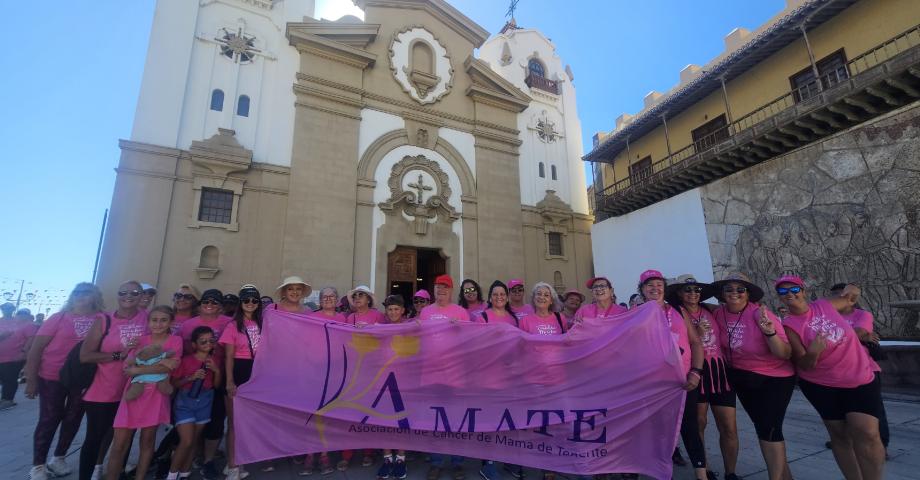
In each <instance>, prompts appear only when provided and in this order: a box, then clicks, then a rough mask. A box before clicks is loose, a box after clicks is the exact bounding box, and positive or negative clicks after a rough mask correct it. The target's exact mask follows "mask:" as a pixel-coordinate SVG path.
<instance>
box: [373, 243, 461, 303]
mask: <svg viewBox="0 0 920 480" xmlns="http://www.w3.org/2000/svg"><path fill="white" fill-rule="evenodd" d="M444 273H447V258H446V257H444V256H442V255H441V251H440V250H437V249H433V248H417V247H406V246H398V247H396V249H395V250H393V251H392V252H390V254H389V257H388V259H387V294H388V295H402V297H403V298H404V299H405V301H406V305H411V304H412V295H413V294H414V293H415V292H416V291H417V290H418V289H420V288H424V289H425V290H428V293H432V292H433V288H434V279H435V277H437V276H438V275H441V274H444Z"/></svg>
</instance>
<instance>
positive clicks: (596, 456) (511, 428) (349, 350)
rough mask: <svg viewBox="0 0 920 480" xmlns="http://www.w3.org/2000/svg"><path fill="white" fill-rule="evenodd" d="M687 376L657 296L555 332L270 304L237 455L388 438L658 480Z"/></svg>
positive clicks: (248, 457)
mask: <svg viewBox="0 0 920 480" xmlns="http://www.w3.org/2000/svg"><path fill="white" fill-rule="evenodd" d="M683 380H684V375H682V374H681V369H680V359H679V356H678V351H677V344H676V343H675V342H674V340H673V338H672V336H671V332H670V331H669V329H668V326H667V323H666V319H665V317H664V314H663V313H662V312H661V309H660V308H658V307H657V306H656V305H653V304H647V305H645V306H643V307H642V308H640V309H637V310H633V311H631V312H629V313H626V314H623V315H622V316H619V317H617V318H616V319H615V320H614V321H613V322H611V321H610V320H609V319H608V320H606V321H603V320H602V321H593V320H588V321H586V322H585V323H584V324H582V325H580V326H576V327H575V328H573V329H572V330H571V331H570V332H568V333H566V334H565V335H556V336H539V335H530V334H527V333H524V332H521V331H520V330H518V329H516V328H514V327H512V326H510V325H505V324H491V325H490V324H473V323H450V322H446V321H445V322H438V321H433V322H429V323H425V324H424V325H419V324H417V323H415V322H411V323H406V324H400V325H376V326H373V327H368V328H363V329H356V328H354V327H352V326H350V325H345V324H341V323H334V322H329V321H326V320H324V319H322V318H319V317H316V316H313V315H309V316H308V315H294V314H287V313H281V312H278V311H276V310H269V311H267V312H266V315H265V319H264V334H263V337H262V345H261V346H260V349H259V353H258V355H257V356H256V361H255V366H254V369H253V375H252V379H251V380H250V381H249V382H248V383H246V384H245V385H243V386H242V387H240V389H239V391H238V393H237V396H236V399H235V403H234V408H235V412H236V423H235V426H236V429H237V430H236V431H237V436H236V438H237V445H236V448H237V459H238V461H239V462H240V463H244V464H245V463H252V462H255V461H260V460H267V459H271V458H278V457H287V456H293V455H302V454H304V453H314V452H321V451H335V450H346V449H359V448H394V449H406V450H415V451H423V452H432V453H446V454H453V455H462V456H467V457H472V458H477V459H490V460H497V461H503V462H509V463H514V464H519V465H526V466H530V467H537V468H543V469H547V470H552V471H557V472H569V473H579V474H597V473H615V472H624V473H625V472H632V473H642V474H646V475H650V476H652V477H654V478H661V479H668V478H670V477H671V453H672V452H673V450H674V445H675V443H676V441H677V433H678V430H679V424H680V418H681V412H682V409H683V401H684V398H685V394H684V391H683V390H681V385H682V384H683Z"/></svg>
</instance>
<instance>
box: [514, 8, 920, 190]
mask: <svg viewBox="0 0 920 480" xmlns="http://www.w3.org/2000/svg"><path fill="white" fill-rule="evenodd" d="M918 45H920V25H916V26H914V27H912V28H910V29H908V30H906V31H904V32H902V33H901V34H899V35H897V36H895V37H892V38H891V39H890V40H888V41H886V42H884V43H882V44H879V45H878V46H876V47H873V48H872V49H870V50H868V51H866V52H864V53H862V54H861V55H859V56H857V57H854V58H853V59H852V60H850V61H849V62H847V63H846V64H844V65H841V66H839V67H837V68H836V69H834V70H832V71H830V72H828V73H826V74H824V75H822V76H821V77H820V78H819V79H818V80H812V81H811V82H809V83H807V84H805V85H803V86H801V87H799V88H796V89H794V90H791V91H789V92H787V93H784V94H783V95H780V96H779V97H777V98H775V99H773V100H771V101H769V102H767V103H765V104H763V105H761V106H760V107H758V108H756V109H755V110H753V111H752V112H750V113H748V114H745V115H744V116H742V117H740V118H738V119H736V120H735V121H733V122H732V123H730V124H729V125H726V126H725V127H723V128H722V129H720V130H716V131H715V132H713V133H710V134H709V135H706V136H705V137H702V138H700V139H697V140H696V141H694V142H693V143H691V144H690V145H687V146H685V147H683V148H681V149H679V150H676V151H674V152H672V153H671V155H668V156H667V157H665V158H663V159H661V160H659V161H657V162H654V163H652V165H651V168H649V169H644V170H642V171H640V172H632V173H631V174H630V176H629V178H624V179H621V180H617V181H616V182H614V183H613V184H612V185H609V186H607V187H606V188H604V189H602V190H600V191H598V192H596V193H595V195H596V197H597V198H599V199H601V198H602V197H604V196H607V195H612V194H616V193H619V192H622V191H624V190H626V189H628V188H630V187H632V186H638V185H641V184H644V183H646V182H648V181H649V180H650V179H651V178H653V177H657V176H658V174H659V173H661V172H664V171H665V170H669V169H674V170H680V169H683V168H685V167H686V166H687V164H688V163H689V162H687V160H688V159H690V158H691V157H693V156H695V155H698V154H701V153H704V152H706V151H708V150H710V149H712V148H714V147H716V146H717V145H719V144H721V143H722V142H724V141H727V140H731V138H732V137H733V136H735V135H737V134H738V133H741V132H743V131H745V130H747V129H750V128H752V127H753V126H755V125H757V124H759V123H761V122H763V121H765V120H768V119H770V118H772V117H774V116H776V115H778V114H780V113H781V112H783V111H785V110H787V109H789V108H792V107H794V106H795V105H796V104H798V103H802V102H807V101H809V100H811V99H813V98H817V97H818V96H819V94H820V93H821V92H823V91H826V90H829V89H832V88H834V87H836V86H837V85H840V84H842V83H844V82H846V81H847V80H848V79H850V78H851V77H852V76H855V75H858V74H860V73H862V72H865V71H866V70H868V69H870V68H872V67H874V66H876V65H878V64H880V63H882V62H885V61H887V60H889V59H891V58H893V57H894V56H896V55H898V54H900V53H902V52H905V51H907V50H909V49H911V48H913V47H916V46H918ZM531 77H532V75H528V77H527V80H525V83H527V82H528V81H529V79H530V78H531ZM537 78H540V79H543V77H537ZM544 80H545V79H544ZM819 80H820V87H819ZM547 82H551V81H549V80H547ZM551 83H552V84H553V87H555V83H556V82H551ZM527 85H528V86H533V85H531V84H530V83H527ZM536 88H541V87H539V86H537V87H536ZM544 90H546V89H544ZM548 91H552V90H548ZM553 93H555V92H553ZM599 203H603V202H599Z"/></svg>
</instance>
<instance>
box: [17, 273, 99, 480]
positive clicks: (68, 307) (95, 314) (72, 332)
mask: <svg viewBox="0 0 920 480" xmlns="http://www.w3.org/2000/svg"><path fill="white" fill-rule="evenodd" d="M102 309H103V302H102V292H100V291H99V287H97V286H95V285H93V284H92V283H78V284H77V286H76V287H74V289H73V291H71V292H70V296H69V297H68V298H67V302H66V303H65V304H64V306H63V307H62V308H61V311H60V312H58V313H55V314H54V315H51V316H50V317H48V319H47V320H45V322H44V323H42V325H41V327H39V329H38V332H37V333H36V335H35V340H33V342H32V348H31V349H29V353H28V358H27V361H26V397H28V398H35V396H36V395H38V397H39V407H38V423H36V424H35V442H34V447H33V448H34V449H33V451H32V470H31V473H32V476H33V478H34V477H40V476H41V474H43V473H44V474H48V473H50V474H52V475H54V476H65V475H69V474H70V473H71V469H70V467H69V466H67V463H66V462H65V461H64V456H65V455H67V450H68V449H69V448H70V444H71V442H73V439H74V437H75V436H76V435H77V432H78V431H79V430H80V422H81V421H82V420H83V402H82V401H81V400H80V396H81V395H82V394H83V392H81V391H80V390H79V389H68V388H67V387H65V386H64V385H63V384H62V383H61V382H60V379H61V377H60V373H59V372H60V371H61V367H62V366H64V361H65V360H66V359H67V354H68V353H70V351H71V350H73V348H74V347H76V346H77V344H78V343H80V342H81V341H82V340H83V339H84V338H85V337H86V334H87V333H88V332H89V330H90V327H92V326H93V323H94V322H96V321H97V320H98V321H103V320H104V319H105V314H103V313H102ZM59 425H60V432H59V433H58V443H57V447H56V448H55V449H54V456H53V457H52V460H51V462H48V461H47V460H48V450H49V449H50V448H51V441H52V440H53V439H54V433H55V431H56V430H57V429H58V426H59ZM46 464H47V466H46Z"/></svg>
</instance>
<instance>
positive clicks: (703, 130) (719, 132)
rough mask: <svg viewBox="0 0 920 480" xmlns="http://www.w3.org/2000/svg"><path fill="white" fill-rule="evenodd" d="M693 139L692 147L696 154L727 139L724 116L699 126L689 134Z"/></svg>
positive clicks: (726, 126)
mask: <svg viewBox="0 0 920 480" xmlns="http://www.w3.org/2000/svg"><path fill="white" fill-rule="evenodd" d="M690 136H691V137H693V145H694V147H695V148H696V152H697V153H699V152H705V151H706V150H709V149H710V148H712V147H713V146H714V145H717V144H719V143H721V142H722V141H724V140H727V139H728V125H727V124H726V122H725V115H719V116H718V117H716V118H714V119H712V120H710V121H708V122H706V123H704V124H702V125H700V126H699V127H697V128H696V129H694V130H693V131H691V132H690Z"/></svg>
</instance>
